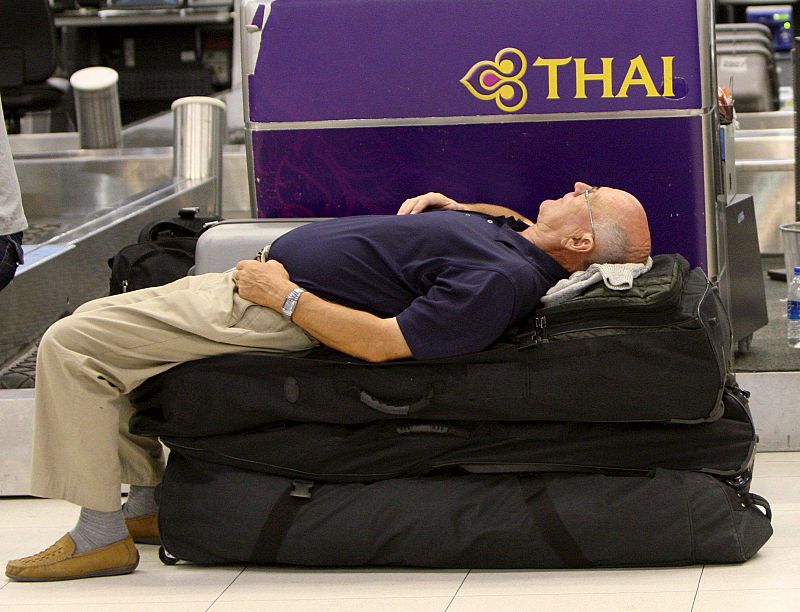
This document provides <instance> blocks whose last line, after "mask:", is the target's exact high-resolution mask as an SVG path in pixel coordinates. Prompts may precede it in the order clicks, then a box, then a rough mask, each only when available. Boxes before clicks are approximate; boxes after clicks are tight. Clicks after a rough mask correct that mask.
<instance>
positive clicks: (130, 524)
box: [125, 514, 161, 544]
mask: <svg viewBox="0 0 800 612" xmlns="http://www.w3.org/2000/svg"><path fill="white" fill-rule="evenodd" d="M125 525H126V527H127V528H128V533H129V534H130V536H131V537H132V538H133V541H134V542H136V543H137V544H161V535H160V534H159V532H158V515H157V514H148V515H147V516H137V517H134V518H129V519H125Z"/></svg>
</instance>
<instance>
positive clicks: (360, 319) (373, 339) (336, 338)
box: [236, 259, 412, 362]
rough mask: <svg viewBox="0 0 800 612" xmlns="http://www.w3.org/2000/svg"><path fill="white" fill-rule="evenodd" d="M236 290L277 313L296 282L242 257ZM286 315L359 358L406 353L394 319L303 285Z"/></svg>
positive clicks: (279, 269)
mask: <svg viewBox="0 0 800 612" xmlns="http://www.w3.org/2000/svg"><path fill="white" fill-rule="evenodd" d="M236 270H237V273H236V274H237V280H236V285H237V288H238V292H239V295H240V296H241V297H243V298H244V299H246V300H250V301H251V302H254V303H256V304H260V305H261V306H266V307H267V308H271V309H272V310H275V311H277V312H279V313H282V308H283V301H284V299H285V298H286V296H287V295H289V293H290V292H291V291H292V290H293V289H296V288H297V284H295V283H293V282H292V281H291V279H290V278H289V274H288V272H287V271H286V268H284V267H283V265H282V264H281V263H280V262H278V261H275V260H270V261H267V262H266V263H261V262H259V261H253V260H249V259H246V260H244V261H240V262H239V263H238V264H236ZM292 321H293V322H294V323H295V324H297V325H299V326H300V327H301V328H302V329H303V330H305V331H306V332H308V333H309V334H311V335H312V336H314V337H315V338H316V339H317V340H319V341H320V342H322V343H323V344H325V345H327V346H330V347H331V348H334V349H336V350H337V351H341V352H342V353H347V354H348V355H352V356H353V357H358V358H359V359H364V360H365V361H371V362H381V361H391V360H393V359H405V358H409V357H411V356H412V354H411V349H410V348H409V346H408V343H407V342H406V339H405V337H404V336H403V333H402V331H400V326H399V325H398V323H397V319H396V318H394V317H392V318H390V319H382V318H380V317H376V316H375V315H373V314H371V313H368V312H364V311H361V310H356V309H354V308H348V307H346V306H342V305H340V304H334V303H333V302H329V301H327V300H323V299H322V298H320V297H318V296H316V295H314V294H312V293H310V292H308V291H306V292H304V293H303V294H302V295H301V296H300V299H299V301H298V302H297V307H296V308H295V311H294V315H292Z"/></svg>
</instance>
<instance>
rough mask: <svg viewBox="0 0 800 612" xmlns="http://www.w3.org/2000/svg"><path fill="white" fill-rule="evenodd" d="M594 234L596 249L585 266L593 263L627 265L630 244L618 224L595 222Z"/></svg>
mask: <svg viewBox="0 0 800 612" xmlns="http://www.w3.org/2000/svg"><path fill="white" fill-rule="evenodd" d="M594 234H595V244H596V247H595V248H594V250H593V251H592V252H591V253H590V254H589V256H588V257H587V261H586V265H587V266H589V265H591V264H593V263H628V259H629V253H628V251H629V249H630V242H629V241H628V234H627V233H626V232H625V230H624V229H622V227H621V226H620V225H619V224H618V223H613V222H609V221H595V222H594Z"/></svg>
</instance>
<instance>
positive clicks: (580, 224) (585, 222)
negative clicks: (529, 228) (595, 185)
mask: <svg viewBox="0 0 800 612" xmlns="http://www.w3.org/2000/svg"><path fill="white" fill-rule="evenodd" d="M590 189H592V187H591V185H588V184H586V183H582V182H580V181H578V182H577V183H575V187H574V188H573V189H572V191H568V192H567V193H565V194H564V195H563V196H561V197H560V198H558V199H557V200H545V201H544V202H542V203H541V204H540V205H539V216H538V217H537V219H536V223H537V225H538V224H543V225H544V226H545V227H547V228H548V229H550V230H552V231H555V232H558V233H560V232H562V231H563V232H567V233H568V234H572V233H573V232H575V231H578V230H585V231H591V230H592V225H591V218H590V215H589V207H588V206H587V203H586V192H587V191H589V190H590ZM594 193H596V192H592V194H594ZM590 197H591V195H590ZM543 229H544V228H543Z"/></svg>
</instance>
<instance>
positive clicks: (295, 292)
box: [282, 287, 305, 319]
mask: <svg viewBox="0 0 800 612" xmlns="http://www.w3.org/2000/svg"><path fill="white" fill-rule="evenodd" d="M304 292H305V289H301V288H300V287H297V289H292V290H291V291H290V292H289V295H287V296H286V299H284V300H283V308H282V310H283V316H285V317H286V318H287V319H291V318H292V315H293V314H294V309H295V308H297V301H298V300H299V299H300V296H301V295H303V293H304Z"/></svg>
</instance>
